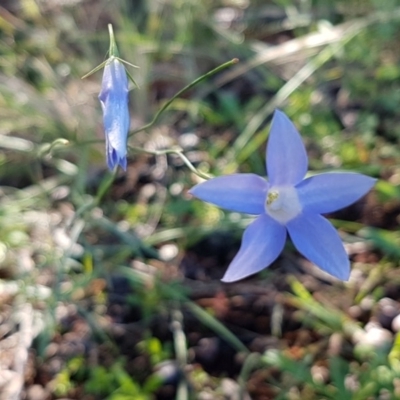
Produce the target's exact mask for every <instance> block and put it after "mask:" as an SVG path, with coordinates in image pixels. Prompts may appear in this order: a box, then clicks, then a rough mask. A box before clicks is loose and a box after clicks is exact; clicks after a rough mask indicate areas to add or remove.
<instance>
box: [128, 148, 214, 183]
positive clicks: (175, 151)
mask: <svg viewBox="0 0 400 400" xmlns="http://www.w3.org/2000/svg"><path fill="white" fill-rule="evenodd" d="M129 149H130V150H132V151H135V152H137V153H144V154H151V155H153V156H162V155H166V154H175V155H177V156H178V157H179V158H180V159H181V160H182V161H183V163H184V164H185V165H186V166H187V167H188V168H189V169H190V170H191V171H192V172H193V173H194V174H196V175H197V176H199V177H200V178H203V179H211V178H212V177H211V176H210V175H208V174H206V173H204V172H201V171H200V170H198V169H197V168H196V167H195V166H194V165H193V164H192V163H191V162H190V161H189V159H188V158H187V157H186V156H185V154H184V153H183V150H182V149H181V148H179V147H176V148H171V149H163V150H147V149H142V148H141V147H132V146H129Z"/></svg>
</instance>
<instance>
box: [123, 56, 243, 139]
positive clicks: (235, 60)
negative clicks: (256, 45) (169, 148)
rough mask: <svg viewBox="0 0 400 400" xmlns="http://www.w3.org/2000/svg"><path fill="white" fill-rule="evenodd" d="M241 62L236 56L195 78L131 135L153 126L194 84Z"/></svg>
mask: <svg viewBox="0 0 400 400" xmlns="http://www.w3.org/2000/svg"><path fill="white" fill-rule="evenodd" d="M238 62H239V59H237V58H234V59H232V60H230V61H228V62H226V63H224V64H221V65H219V66H218V67H217V68H214V69H213V70H211V71H209V72H207V73H206V74H204V75H202V76H200V77H199V78H197V79H195V80H194V81H193V82H191V83H189V85H186V86H185V87H184V88H183V89H181V90H180V91H179V92H178V93H176V94H175V95H174V96H173V97H171V98H170V99H169V100H168V101H167V102H166V103H165V104H164V105H163V106H162V107H161V108H160V109H159V110H158V111H157V114H156V115H155V116H154V118H153V119H152V120H151V121H150V122H149V123H148V124H146V125H143V126H142V127H140V128H138V129H135V130H134V131H132V132H131V133H130V134H129V136H132V135H134V134H135V133H138V132H141V131H144V130H146V129H148V128H150V127H151V126H153V125H154V124H155V123H156V122H157V120H158V118H159V117H160V115H161V114H162V113H163V112H164V111H165V110H166V109H167V108H168V107H169V106H170V105H171V104H172V102H173V101H174V100H175V99H176V98H178V97H179V96H180V95H182V94H183V93H185V92H186V91H188V90H189V89H191V88H192V87H193V86H196V85H197V84H198V83H200V82H201V81H203V80H205V79H207V78H210V77H211V76H213V75H215V74H217V73H218V72H220V71H222V70H224V69H225V68H228V67H231V66H232V65H234V64H236V63H238Z"/></svg>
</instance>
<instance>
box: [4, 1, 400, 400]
mask: <svg viewBox="0 0 400 400" xmlns="http://www.w3.org/2000/svg"><path fill="white" fill-rule="evenodd" d="M108 23H112V24H113V26H114V31H115V33H116V39H117V43H118V47H119V50H120V54H121V57H122V58H124V59H126V60H127V61H129V62H131V63H133V64H135V65H138V66H139V67H140V68H139V69H134V70H130V72H131V74H132V75H133V77H134V78H135V80H136V81H137V83H138V86H139V88H135V87H134V86H133V85H132V91H131V93H130V110H131V116H132V121H131V129H132V131H133V130H136V129H138V128H140V127H141V126H143V125H145V124H146V123H148V122H150V121H151V120H152V118H153V117H154V115H155V113H156V112H157V110H159V109H160V107H162V105H163V104H165V102H166V101H167V100H168V99H169V98H171V97H172V96H173V95H174V94H175V93H176V92H178V91H179V90H180V89H182V88H183V87H184V86H185V85H187V84H189V83H190V82H191V81H193V80H194V79H196V78H197V77H199V76H200V75H202V74H204V73H206V72H208V71H209V70H211V69H213V68H215V67H217V66H218V65H220V64H222V63H224V62H227V61H229V60H231V59H233V58H236V57H237V58H239V59H240V62H239V63H238V64H236V65H235V66H233V67H231V68H229V69H226V70H224V71H222V72H220V73H218V74H217V75H215V76H213V77H211V78H210V79H208V80H206V81H204V82H203V83H201V84H200V85H198V86H196V87H195V88H192V89H191V90H189V91H187V92H185V93H184V94H183V95H182V96H180V97H179V98H178V99H177V100H176V101H174V102H173V104H172V105H171V106H170V107H169V109H168V110H167V111H166V112H165V113H163V114H162V116H161V118H160V119H159V120H158V121H157V123H156V124H155V125H153V126H152V127H151V128H149V129H146V130H145V131H141V132H139V133H136V134H135V135H132V136H131V137H130V140H129V144H130V146H132V148H131V151H130V154H129V165H128V170H127V172H126V173H123V171H118V173H117V174H115V175H114V174H111V173H109V172H108V171H107V170H106V167H105V157H104V136H103V127H102V117H101V110H100V105H99V102H98V99H97V95H98V93H99V91H100V86H101V72H97V73H96V74H94V75H92V76H90V77H89V78H87V79H85V80H81V76H83V75H84V74H85V73H87V72H88V71H89V70H91V69H92V68H94V67H95V66H96V65H98V64H100V63H101V62H103V61H104V60H105V59H106V58H107V50H108V40H109V39H108V32H107V24H108ZM399 41H400V1H398V0H385V1H380V0H336V1H335V0H275V1H273V0H253V1H252V0H217V1H211V0H134V1H128V0H126V1H125V0H116V1H106V0H3V1H2V2H1V3H0V399H1V400H4V399H6V400H9V399H26V400H47V399H84V400H97V399H109V400H128V399H138V400H140V399H146V400H147V399H175V398H176V399H179V400H185V399H201V400H207V399H231V400H234V399H257V400H264V399H265V400H267V399H290V400H296V399H302V400H304V399H352V400H353V399H354V400H365V399H382V400H386V399H397V398H400V335H399V333H398V332H400V273H399V271H398V267H399V259H400V233H399V225H400V187H399V185H400V167H399V166H400V147H399V142H400V113H399V111H398V109H399V103H400V51H399ZM277 107H278V108H281V109H282V110H284V111H285V112H286V113H287V114H288V115H289V117H291V118H292V119H293V121H294V122H295V124H296V125H297V127H298V128H299V130H300V132H301V133H302V136H303V140H304V142H305V144H306V146H307V150H308V154H309V157H310V167H311V170H312V171H328V170H337V169H346V170H351V171H358V172H362V173H365V174H369V175H371V176H374V177H376V178H379V181H378V184H377V185H376V188H375V190H374V191H373V192H372V193H371V194H369V195H368V196H367V197H366V198H364V199H362V200H361V201H359V202H358V203H357V204H355V205H353V206H351V207H349V208H347V209H345V210H343V211H340V212H338V213H335V214H334V215H331V216H330V217H332V218H333V222H334V224H335V226H337V227H338V228H339V230H340V233H341V235H342V237H343V240H344V242H345V245H346V249H347V250H348V253H349V256H350V258H351V260H352V275H351V279H350V281H349V282H348V283H344V284H343V283H339V282H337V281H335V280H333V279H331V278H330V277H329V276H327V275H326V274H324V273H322V272H320V271H319V270H317V269H316V268H315V267H314V266H313V265H310V263H308V262H307V261H306V260H304V259H303V258H302V257H301V256H300V255H299V254H297V253H296V252H295V250H294V248H293V247H292V246H291V245H290V243H288V245H287V247H286V249H285V252H284V253H283V254H282V256H281V257H280V258H279V259H278V261H277V262H276V263H275V264H274V265H273V266H272V267H271V268H269V269H268V270H266V271H263V272H262V273H260V274H258V275H257V276H256V277H252V278H250V279H247V280H245V281H243V282H238V283H235V284H222V283H221V282H220V281H219V279H220V278H221V277H222V275H223V273H224V271H225V269H226V267H227V265H228V264H229V261H230V260H231V259H232V257H233V256H234V254H235V253H236V251H237V250H238V247H239V245H240V237H241V234H242V232H243V228H244V227H245V226H246V225H247V224H248V223H249V221H250V220H249V218H248V217H247V216H243V215H238V214H236V213H228V212H224V211H223V210H220V209H217V208H215V207H212V206H210V205H207V204H204V203H202V202H200V201H197V200H193V199H191V198H189V196H188V195H187V190H188V189H189V188H190V187H191V186H192V185H194V184H196V183H197V182H199V178H198V177H197V176H196V175H195V174H193V173H192V172H191V171H189V170H188V169H187V168H186V167H185V165H184V164H183V162H182V160H181V159H180V158H179V157H177V156H176V155H173V154H170V155H165V154H160V155H157V156H155V155H146V154H143V153H140V152H137V151H136V150H137V148H143V149H146V150H148V151H153V152H157V151H158V150H161V153H162V150H164V149H166V148H170V147H176V146H179V147H180V148H181V149H182V150H183V151H184V154H185V155H186V157H187V158H188V159H189V160H190V162H191V163H193V165H195V166H196V168H198V169H199V170H200V171H202V172H204V173H209V174H213V175H221V174H226V173H232V172H236V171H241V172H249V171H251V172H254V173H258V174H261V175H264V174H265V167H264V161H265V157H264V153H265V143H266V140H267V137H268V132H269V121H270V117H271V115H272V113H273V110H274V109H275V108H277Z"/></svg>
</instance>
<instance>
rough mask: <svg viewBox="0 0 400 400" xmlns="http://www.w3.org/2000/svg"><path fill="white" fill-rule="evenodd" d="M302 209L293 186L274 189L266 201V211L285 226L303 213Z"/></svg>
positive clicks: (270, 191) (268, 194)
mask: <svg viewBox="0 0 400 400" xmlns="http://www.w3.org/2000/svg"><path fill="white" fill-rule="evenodd" d="M301 210H302V207H301V204H300V201H299V196H298V195H297V192H296V189H295V188H294V187H293V186H286V187H272V188H271V189H270V190H269V191H268V193H267V198H266V199H265V211H266V213H267V214H268V215H269V216H271V217H272V218H273V219H275V220H276V221H278V222H279V223H280V224H282V225H284V224H286V223H287V222H289V221H290V220H292V219H293V218H296V217H297V216H298V215H299V214H300V213H301Z"/></svg>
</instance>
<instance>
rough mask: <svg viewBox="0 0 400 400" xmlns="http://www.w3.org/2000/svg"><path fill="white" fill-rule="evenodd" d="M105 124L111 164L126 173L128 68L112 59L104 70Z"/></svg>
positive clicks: (103, 101) (103, 100)
mask: <svg viewBox="0 0 400 400" xmlns="http://www.w3.org/2000/svg"><path fill="white" fill-rule="evenodd" d="M99 99H100V102H101V107H102V109H103V122H104V130H105V134H106V156H107V165H108V168H109V169H110V170H113V169H114V167H115V166H116V165H118V164H119V165H120V166H121V167H122V168H123V169H124V170H126V142H127V137H128V130H129V110H128V78H127V76H126V71H125V67H124V66H123V65H122V63H121V62H120V61H119V60H118V59H117V58H116V57H113V56H111V57H110V58H109V60H107V62H106V65H105V67H104V74H103V81H102V85H101V92H100V94H99Z"/></svg>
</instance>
